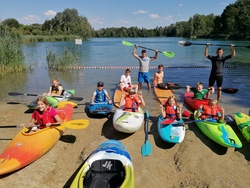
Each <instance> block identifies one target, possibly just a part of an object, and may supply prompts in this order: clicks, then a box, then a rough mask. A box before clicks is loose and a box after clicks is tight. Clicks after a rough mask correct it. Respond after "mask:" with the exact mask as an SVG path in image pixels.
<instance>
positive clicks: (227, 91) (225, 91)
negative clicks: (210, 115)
mask: <svg viewBox="0 0 250 188" xmlns="http://www.w3.org/2000/svg"><path fill="white" fill-rule="evenodd" d="M167 86H168V88H169V89H173V90H175V89H181V88H186V87H183V86H180V85H178V84H174V85H172V84H168V85H167ZM194 88H195V87H194ZM221 91H222V92H224V93H230V94H234V93H237V92H238V91H239V89H236V88H224V89H222V90H221Z"/></svg>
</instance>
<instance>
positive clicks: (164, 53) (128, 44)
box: [122, 41, 174, 58]
mask: <svg viewBox="0 0 250 188" xmlns="http://www.w3.org/2000/svg"><path fill="white" fill-rule="evenodd" d="M122 44H124V45H125V46H135V45H134V44H133V43H130V42H127V41H122ZM138 47H140V48H143V49H147V50H152V51H155V50H154V49H151V48H146V47H143V46H138ZM158 52H160V53H162V54H163V55H164V56H166V57H169V58H172V57H174V52H170V51H158Z"/></svg>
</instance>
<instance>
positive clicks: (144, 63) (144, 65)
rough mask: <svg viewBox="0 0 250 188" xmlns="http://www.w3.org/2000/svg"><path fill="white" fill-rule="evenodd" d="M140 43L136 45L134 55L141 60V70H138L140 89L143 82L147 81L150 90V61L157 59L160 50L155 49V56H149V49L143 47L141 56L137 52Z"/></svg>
mask: <svg viewBox="0 0 250 188" xmlns="http://www.w3.org/2000/svg"><path fill="white" fill-rule="evenodd" d="M137 48H138V45H135V48H134V50H133V53H132V55H133V56H134V57H135V58H136V59H137V60H138V61H139V72H138V89H139V90H140V89H141V86H142V82H143V81H144V82H146V83H147V86H148V90H150V87H151V86H150V76H149V62H150V60H156V59H157V56H158V50H155V56H154V57H148V56H147V51H146V50H145V49H143V50H142V51H141V56H139V55H137V54H136V50H137Z"/></svg>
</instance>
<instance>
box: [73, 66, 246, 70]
mask: <svg viewBox="0 0 250 188" xmlns="http://www.w3.org/2000/svg"><path fill="white" fill-rule="evenodd" d="M239 67H243V68H247V67H250V65H245V66H235V65H226V66H224V68H239ZM70 68H71V69H139V67H138V66H71V67H70ZM149 68H150V69H157V68H158V66H149ZM164 68H170V69H172V68H212V66H164Z"/></svg>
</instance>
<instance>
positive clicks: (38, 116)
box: [20, 96, 62, 131]
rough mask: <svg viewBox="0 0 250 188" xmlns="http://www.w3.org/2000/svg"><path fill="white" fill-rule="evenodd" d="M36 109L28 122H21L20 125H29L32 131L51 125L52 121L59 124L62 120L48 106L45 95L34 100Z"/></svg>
mask: <svg viewBox="0 0 250 188" xmlns="http://www.w3.org/2000/svg"><path fill="white" fill-rule="evenodd" d="M36 104H37V109H36V110H35V111H34V112H33V113H32V116H31V120H30V122H29V123H28V124H24V123H22V124H21V125H20V126H21V127H31V130H32V131H36V130H37V129H43V128H46V127H49V126H51V125H52V124H53V123H56V124H61V123H62V120H61V118H60V117H59V115H58V114H57V112H56V110H55V109H54V108H53V107H50V106H49V102H48V100H47V99H46V97H44V96H41V97H38V98H37V100H36Z"/></svg>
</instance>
